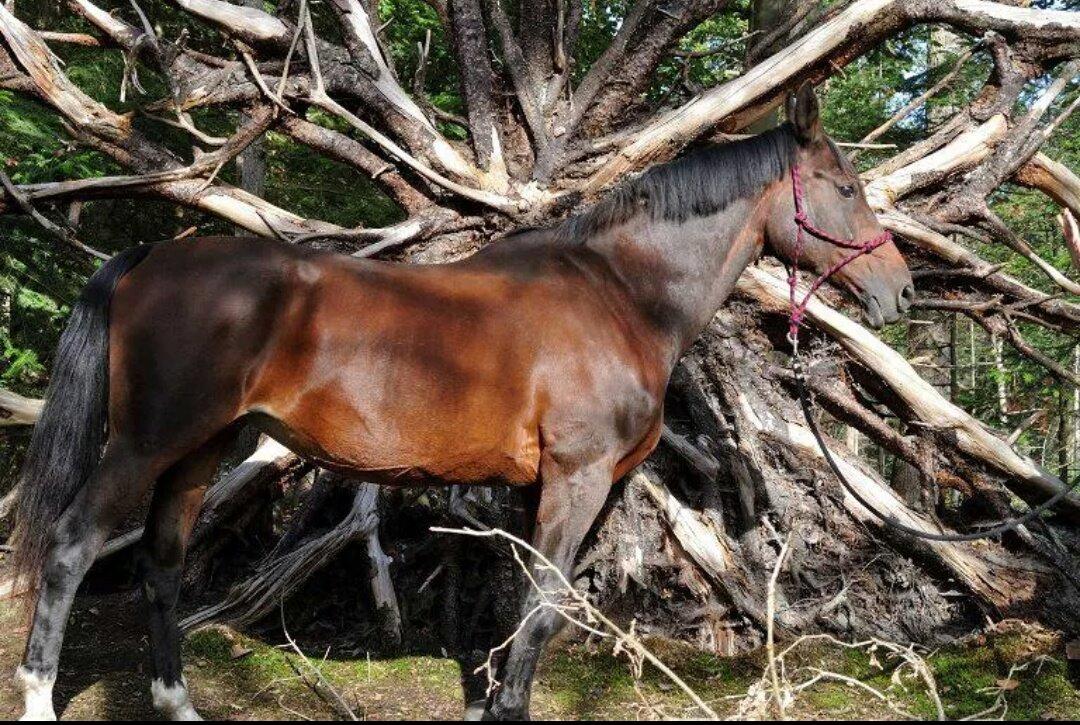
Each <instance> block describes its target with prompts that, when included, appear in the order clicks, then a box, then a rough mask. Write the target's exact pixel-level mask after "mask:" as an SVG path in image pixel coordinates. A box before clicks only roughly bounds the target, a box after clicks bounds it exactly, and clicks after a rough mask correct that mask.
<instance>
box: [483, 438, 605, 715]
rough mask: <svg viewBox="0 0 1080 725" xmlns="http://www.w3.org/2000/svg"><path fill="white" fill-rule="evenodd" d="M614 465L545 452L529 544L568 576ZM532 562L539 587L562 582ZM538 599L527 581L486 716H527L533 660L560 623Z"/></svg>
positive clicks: (549, 587)
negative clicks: (571, 459) (517, 623)
mask: <svg viewBox="0 0 1080 725" xmlns="http://www.w3.org/2000/svg"><path fill="white" fill-rule="evenodd" d="M613 469H614V464H613V463H612V462H610V461H607V460H604V461H599V462H591V463H588V464H578V463H576V462H575V463H570V464H568V463H566V462H565V458H564V459H562V460H561V461H560V460H558V459H557V457H556V456H551V455H548V454H547V453H545V455H544V460H543V461H542V462H541V469H540V476H541V479H540V485H541V491H540V505H539V507H538V509H537V512H536V525H535V526H534V528H533V536H532V545H533V547H534V548H535V549H536V550H537V551H538V552H540V553H541V554H543V555H544V556H545V557H546V558H547V559H548V560H549V561H550V562H551V563H552V564H554V565H555V566H557V567H558V568H559V570H560V571H561V572H562V574H563V576H565V577H566V578H568V579H571V578H572V576H573V574H572V570H573V566H574V559H575V558H576V556H577V553H578V549H579V548H580V547H581V542H582V541H583V540H584V539H585V535H586V534H587V533H588V532H589V528H590V527H591V526H592V524H593V522H594V521H595V520H596V517H597V515H599V513H600V509H601V508H602V507H603V505H604V501H605V500H607V496H608V492H609V491H611V484H612V474H613ZM537 563H538V562H537V561H535V560H533V561H531V562H530V569H531V573H532V574H533V576H534V578H535V580H536V584H537V585H538V586H539V587H540V589H542V590H544V591H549V592H551V591H558V590H560V589H563V588H564V587H563V585H562V583H561V579H560V578H559V576H558V574H556V573H555V572H553V571H551V570H550V569H547V568H543V567H540V568H537V566H536V564H537ZM543 601H544V596H543V594H542V593H541V592H539V591H537V590H536V588H532V587H531V588H530V591H529V593H528V594H527V595H526V596H525V598H524V602H523V607H522V613H523V615H524V616H528V617H529V619H528V621H526V622H525V623H524V625H523V626H522V627H521V629H520V630H519V631H518V633H517V635H516V637H515V638H514V641H513V643H512V644H511V645H510V654H509V655H508V656H507V658H506V662H505V664H504V665H503V668H502V673H501V682H500V685H499V689H498V691H497V692H496V694H495V697H494V700H493V701H492V703H491V706H490V707H489V708H488V710H487V712H486V713H484V719H486V720H528V719H529V697H530V694H531V692H532V681H533V675H534V674H535V673H536V663H537V661H538V660H539V659H540V655H541V654H542V653H543V651H544V646H545V645H546V644H547V642H548V640H550V639H551V638H552V636H554V635H555V633H556V632H558V631H559V630H560V629H561V628H562V625H563V624H565V620H564V619H563V618H562V617H561V616H560V615H559V614H558V613H556V612H555V611H554V610H553V609H551V608H548V607H541V606H540V605H541V604H542V603H543Z"/></svg>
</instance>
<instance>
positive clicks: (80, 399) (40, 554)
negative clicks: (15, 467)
mask: <svg viewBox="0 0 1080 725" xmlns="http://www.w3.org/2000/svg"><path fill="white" fill-rule="evenodd" d="M150 249H151V245H142V246H138V247H132V248H131V249H128V250H126V251H124V252H121V253H120V254H117V255H116V256H115V257H113V258H112V259H110V260H109V261H107V262H106V263H105V264H104V265H102V266H101V268H100V269H98V271H97V272H96V273H94V276H93V277H91V278H90V281H89V282H88V283H87V285H86V287H85V288H83V291H82V294H81V295H80V296H79V301H78V302H77V303H76V304H75V308H74V309H73V310H72V311H71V319H70V320H68V324H67V327H66V328H64V332H63V334H62V335H61V336H60V344H59V346H58V347H57V350H56V359H55V360H54V362H53V370H52V377H51V378H50V380H49V389H48V392H47V393H46V394H45V407H44V409H43V410H42V411H41V417H40V418H39V419H38V421H37V424H36V425H35V426H34V433H33V436H32V437H31V438H30V448H29V450H28V451H27V454H26V462H25V463H24V464H23V469H22V475H21V476H20V477H19V483H18V492H17V497H16V507H17V509H16V517H17V518H16V523H15V530H14V532H13V535H12V542H13V543H14V544H15V554H14V573H15V583H16V586H15V587H14V591H16V592H17V591H20V590H22V589H24V588H29V589H31V590H33V589H36V587H37V583H38V578H39V577H40V575H41V569H42V566H43V565H44V562H45V557H46V554H47V551H48V544H49V539H50V538H51V536H52V532H53V528H54V527H55V525H56V522H57V521H58V520H59V518H60V516H61V515H62V514H63V513H64V510H65V509H67V507H68V506H69V505H70V504H71V502H72V501H73V500H74V498H75V494H76V493H78V491H79V489H80V488H82V486H83V484H85V483H86V480H87V478H88V477H89V476H90V473H91V472H92V471H93V470H94V466H95V465H96V464H97V462H98V458H99V457H100V455H101V448H102V445H103V444H104V442H105V431H106V423H107V418H108V405H109V304H110V302H111V300H112V296H113V292H114V291H115V290H116V285H117V283H118V282H119V281H120V278H121V277H123V276H124V275H125V274H126V273H127V272H129V271H130V270H131V269H132V268H133V267H134V266H135V265H137V264H138V263H139V262H141V261H142V260H143V259H144V258H145V257H146V255H147V254H148V253H149V251H150ZM32 599H33V597H27V600H28V602H29V601H30V600H32Z"/></svg>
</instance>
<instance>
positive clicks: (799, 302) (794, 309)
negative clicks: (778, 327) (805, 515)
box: [787, 164, 1080, 541]
mask: <svg viewBox="0 0 1080 725" xmlns="http://www.w3.org/2000/svg"><path fill="white" fill-rule="evenodd" d="M791 192H792V195H793V197H794V199H795V252H794V254H793V255H792V265H791V269H790V270H789V274H788V289H789V293H790V294H789V299H790V301H791V311H790V313H789V316H788V334H787V339H788V342H789V343H790V344H791V371H792V373H793V374H794V376H795V389H796V391H797V392H798V396H799V405H800V407H801V408H802V411H803V417H805V418H806V424H807V425H808V426H809V427H810V432H811V433H812V434H813V435H814V440H815V441H817V444H818V447H819V448H820V449H821V454H822V455H823V456H824V457H825V462H826V463H828V464H829V468H830V469H831V470H832V472H833V474H834V475H835V476H836V477H837V478H838V479H840V483H841V485H843V487H844V490H845V491H847V492H848V493H849V494H850V495H851V497H852V498H854V499H855V500H856V501H858V502H859V505H860V506H862V507H863V508H864V509H866V510H867V511H869V512H870V513H871V514H873V515H874V517H875V518H877V519H880V520H881V521H882V522H883V523H884V524H886V525H887V526H889V527H891V528H893V529H896V530H897V531H902V532H903V533H905V534H909V535H911V536H915V537H918V538H920V539H927V540H929V541H978V540H979V539H989V538H993V537H995V536H999V535H1000V534H1004V533H1005V532H1007V531H1012V530H1013V529H1015V528H1017V527H1018V526H1023V525H1024V524H1026V523H1027V522H1029V521H1031V520H1032V519H1034V518H1035V517H1037V516H1039V515H1041V514H1042V513H1043V512H1045V511H1047V510H1048V509H1050V508H1051V507H1053V506H1054V505H1056V504H1057V503H1058V502H1060V501H1061V500H1062V499H1064V498H1065V497H1066V496H1068V495H1069V494H1070V493H1071V492H1072V491H1073V490H1074V489H1075V488H1077V486H1080V478H1078V480H1077V481H1076V482H1074V483H1073V485H1072V486H1066V487H1064V488H1062V490H1060V491H1058V492H1057V493H1055V494H1054V495H1053V496H1051V497H1050V498H1049V499H1047V500H1046V501H1044V502H1042V503H1041V504H1039V505H1038V506H1036V507H1034V508H1032V509H1031V510H1030V511H1028V512H1027V513H1025V514H1024V515H1022V516H1018V517H1017V518H1014V519H1009V520H1008V521H1003V522H1001V523H1000V524H996V525H994V526H992V527H991V528H989V529H985V530H983V531H980V532H978V533H971V534H947V533H934V532H931V531H923V530H921V529H916V528H914V527H912V526H908V525H907V524H904V523H901V522H900V521H898V520H897V519H895V518H893V517H892V516H889V515H888V514H883V513H882V512H881V511H879V510H878V509H877V508H875V507H874V505H873V504H872V503H870V502H869V501H868V500H867V499H866V497H865V496H863V495H862V493H860V492H859V490H858V489H857V488H855V486H854V485H852V483H851V482H850V481H848V479H847V477H846V476H845V475H844V473H843V471H841V470H840V466H839V464H837V462H836V459H835V458H833V455H832V452H831V451H830V450H829V447H828V446H827V445H826V444H825V437H824V436H823V435H822V434H821V430H820V429H819V428H818V425H817V423H816V422H815V421H814V415H813V411H812V409H811V406H810V398H809V396H808V395H807V393H806V378H805V371H804V369H803V364H802V358H801V357H800V355H799V329H800V328H801V327H802V320H803V316H804V315H805V313H806V308H807V306H808V305H809V304H810V300H811V298H812V297H813V296H814V294H815V293H816V292H817V291H818V289H819V288H820V287H821V285H823V284H825V282H826V281H827V280H828V279H829V278H830V277H832V276H833V275H834V274H836V273H837V272H839V271H840V270H841V269H843V268H844V267H846V266H847V265H848V264H850V263H851V262H852V261H854V260H856V259H858V258H859V257H861V256H862V255H864V254H870V253H871V252H873V251H874V250H875V249H877V248H878V247H880V246H881V245H883V244H885V243H886V242H889V241H891V240H892V234H890V233H889V232H888V231H887V230H886V231H884V232H882V233H881V234H879V235H877V236H876V237H874V238H872V239H870V240H867V241H865V242H856V241H854V240H846V239H840V238H838V237H834V236H832V235H831V234H829V233H827V232H825V231H823V230H821V229H818V228H817V227H816V226H814V224H813V223H812V222H811V221H810V219H809V217H807V215H806V211H805V209H804V208H803V187H802V177H801V175H800V173H799V165H798V164H793V165H792V167H791ZM805 234H811V235H813V236H815V237H817V238H818V239H820V240H822V241H824V242H828V243H829V244H832V245H834V246H837V247H843V248H845V249H852V250H854V251H853V252H852V253H851V254H849V255H847V256H846V257H844V258H843V259H841V260H840V261H839V262H837V263H836V264H834V265H833V266H831V267H830V268H829V269H828V270H826V271H825V273H824V274H822V275H821V276H820V277H818V278H817V279H815V280H814V282H813V283H812V284H811V285H810V288H809V290H808V291H807V292H806V294H805V295H804V296H803V297H802V299H798V296H797V294H796V289H797V287H798V284H799V279H798V275H797V270H798V268H799V256H800V255H801V254H802V248H803V245H804V244H805V242H806V238H805Z"/></svg>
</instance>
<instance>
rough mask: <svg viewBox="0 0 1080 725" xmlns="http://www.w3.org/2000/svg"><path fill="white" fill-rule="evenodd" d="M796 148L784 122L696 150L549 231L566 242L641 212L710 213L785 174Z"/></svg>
mask: <svg viewBox="0 0 1080 725" xmlns="http://www.w3.org/2000/svg"><path fill="white" fill-rule="evenodd" d="M797 145H798V141H796V139H795V135H794V132H793V130H792V128H791V125H790V124H787V123H785V124H783V125H781V126H778V127H777V128H774V129H772V130H769V131H766V132H765V133H761V134H758V135H756V136H751V137H750V138H746V139H742V140H739V141H734V142H732V143H727V144H722V145H717V146H710V147H708V148H705V149H702V150H699V151H695V152H693V153H690V154H688V155H686V156H684V157H683V158H680V159H676V160H675V161H671V162H669V163H666V164H663V165H661V166H655V167H653V168H651V169H649V170H648V171H646V172H645V173H644V174H642V175H641V176H638V177H637V178H635V179H633V180H631V181H628V182H626V183H624V184H622V185H621V186H619V187H617V188H615V189H614V190H613V191H612V192H611V193H610V194H608V195H607V196H606V197H605V198H604V199H602V200H601V201H599V202H597V203H596V204H595V205H594V206H592V207H590V208H589V209H586V210H585V211H583V212H581V213H580V214H576V215H574V216H572V217H570V218H569V219H567V220H566V221H564V222H562V223H561V224H560V225H559V226H558V227H557V228H556V229H554V230H553V231H555V232H556V233H557V234H558V236H559V238H560V239H562V240H565V241H571V240H575V239H576V240H581V239H585V238H588V237H591V236H593V235H595V234H597V233H599V232H602V231H604V230H605V229H610V228H611V227H613V226H616V225H618V224H622V223H624V222H626V221H629V220H630V219H631V218H633V217H635V216H637V215H638V214H642V213H645V214H649V215H650V217H651V218H652V219H656V220H661V219H662V220H665V221H677V222H683V221H686V220H687V219H689V218H691V217H696V216H708V215H710V214H715V213H717V212H719V211H721V210H723V209H724V208H726V207H727V206H728V205H729V204H731V203H732V202H733V201H735V200H737V199H743V198H746V197H748V196H751V195H753V194H756V193H757V192H758V191H760V190H761V189H762V187H764V186H766V185H767V184H769V183H771V182H773V181H776V180H777V179H779V178H780V177H781V176H782V175H783V174H785V173H786V172H787V170H788V169H790V168H791V164H792V163H793V162H794V160H795V149H796V147H797Z"/></svg>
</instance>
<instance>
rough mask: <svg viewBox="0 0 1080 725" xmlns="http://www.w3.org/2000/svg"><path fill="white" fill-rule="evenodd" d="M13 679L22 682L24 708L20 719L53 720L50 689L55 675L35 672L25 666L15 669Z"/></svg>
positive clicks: (54, 716)
mask: <svg viewBox="0 0 1080 725" xmlns="http://www.w3.org/2000/svg"><path fill="white" fill-rule="evenodd" d="M15 679H17V680H18V681H19V682H21V683H22V686H23V697H24V698H25V703H26V705H25V709H24V711H23V716H22V717H20V718H19V719H20V720H39V721H44V720H55V719H56V712H55V711H54V710H53V703H52V690H53V684H54V683H55V682H56V675H52V676H51V677H49V676H45V675H39V674H36V673H34V672H32V671H30V670H28V669H26V668H25V667H21V666H20V667H19V669H18V670H16V671H15Z"/></svg>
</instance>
